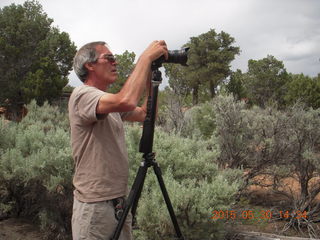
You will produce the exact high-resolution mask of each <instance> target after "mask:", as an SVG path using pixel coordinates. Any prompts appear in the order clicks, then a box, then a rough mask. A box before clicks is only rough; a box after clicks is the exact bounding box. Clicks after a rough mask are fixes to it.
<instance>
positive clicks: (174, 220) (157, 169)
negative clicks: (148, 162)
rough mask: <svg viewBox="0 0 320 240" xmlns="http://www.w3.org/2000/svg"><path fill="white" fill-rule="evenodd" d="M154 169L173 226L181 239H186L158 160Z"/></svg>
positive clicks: (154, 164)
mask: <svg viewBox="0 0 320 240" xmlns="http://www.w3.org/2000/svg"><path fill="white" fill-rule="evenodd" d="M153 170H154V173H155V174H156V175H157V178H158V182H159V185H160V188H161V191H162V195H163V197H164V200H165V202H166V205H167V208H168V211H169V214H170V217H171V221H172V223H173V226H174V229H175V231H176V234H177V237H178V238H179V239H181V240H184V237H183V236H182V233H181V231H180V228H179V225H178V221H177V218H176V215H175V214H174V210H173V207H172V204H171V201H170V198H169V194H168V192H167V189H166V187H165V185H164V181H163V178H162V172H161V169H160V167H159V165H158V163H156V162H154V163H153Z"/></svg>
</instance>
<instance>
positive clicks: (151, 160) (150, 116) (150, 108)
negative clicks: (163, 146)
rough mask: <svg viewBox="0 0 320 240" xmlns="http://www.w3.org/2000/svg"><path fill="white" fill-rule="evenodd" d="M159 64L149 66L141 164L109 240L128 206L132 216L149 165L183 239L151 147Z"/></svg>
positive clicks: (176, 229) (121, 224)
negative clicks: (148, 91)
mask: <svg viewBox="0 0 320 240" xmlns="http://www.w3.org/2000/svg"><path fill="white" fill-rule="evenodd" d="M160 66H161V65H158V64H156V63H154V62H153V64H152V66H151V70H152V91H151V93H150V95H149V97H148V103H147V115H146V119H145V121H144V123H143V132H142V137H141V140H140V149H139V151H140V152H141V153H143V158H144V160H143V161H142V162H141V166H140V167H139V170H138V173H137V176H136V178H135V180H134V183H133V185H132V188H131V191H130V193H129V196H128V200H127V202H126V204H125V208H124V211H123V213H122V216H121V218H120V220H119V222H118V225H117V227H116V230H115V232H114V234H113V236H112V238H111V240H118V239H119V236H120V233H121V230H122V227H123V225H124V222H125V220H126V217H127V215H128V213H129V210H130V208H131V207H132V209H131V212H132V216H133V218H134V216H135V213H136V210H137V206H138V201H139V198H140V196H141V191H142V188H143V184H144V180H145V177H146V174H147V170H148V168H149V167H153V170H154V173H155V174H156V176H157V179H158V182H159V185H160V188H161V192H162V195H163V197H164V200H165V202H166V205H167V208H168V211H169V214H170V217H171V221H172V223H173V226H174V229H175V232H176V235H177V237H178V238H177V239H179V240H184V237H183V236H182V233H181V231H180V228H179V225H178V222H177V218H176V216H175V213H174V210H173V207H172V204H171V201H170V198H169V195H168V192H167V190H166V187H165V185H164V181H163V178H162V173H161V169H160V167H159V165H158V163H157V162H156V159H155V154H154V153H153V152H152V147H153V136H154V126H155V117H156V107H157V98H158V87H159V85H160V83H161V81H162V77H161V72H160V71H159V69H158V68H159V67H160Z"/></svg>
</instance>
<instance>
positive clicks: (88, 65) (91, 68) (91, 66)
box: [84, 62, 93, 71]
mask: <svg viewBox="0 0 320 240" xmlns="http://www.w3.org/2000/svg"><path fill="white" fill-rule="evenodd" d="M84 66H85V67H86V69H87V70H88V71H93V64H92V63H91V62H90V63H85V64H84Z"/></svg>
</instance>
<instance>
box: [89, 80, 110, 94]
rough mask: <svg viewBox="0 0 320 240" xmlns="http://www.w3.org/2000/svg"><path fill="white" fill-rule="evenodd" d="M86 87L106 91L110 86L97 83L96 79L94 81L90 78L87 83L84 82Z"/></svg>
mask: <svg viewBox="0 0 320 240" xmlns="http://www.w3.org/2000/svg"><path fill="white" fill-rule="evenodd" d="M84 84H85V85H87V86H91V87H95V88H98V89H99V90H101V91H106V90H107V88H108V86H107V85H106V84H104V83H101V82H99V81H96V80H95V79H92V78H88V79H87V80H86V81H85V82H84Z"/></svg>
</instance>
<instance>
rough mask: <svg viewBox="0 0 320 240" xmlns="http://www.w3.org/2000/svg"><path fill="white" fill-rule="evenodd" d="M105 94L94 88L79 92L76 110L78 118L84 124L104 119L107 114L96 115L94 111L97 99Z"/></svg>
mask: <svg viewBox="0 0 320 240" xmlns="http://www.w3.org/2000/svg"><path fill="white" fill-rule="evenodd" d="M104 94H105V92H103V91H101V90H99V89H96V88H94V87H87V88H84V89H83V90H82V91H80V92H79V95H78V101H77V105H78V106H77V108H78V113H79V117H80V118H81V120H82V121H83V122H84V123H88V124H90V123H93V122H96V121H98V120H101V119H104V118H105V116H107V114H97V113H96V109H97V105H98V102H99V99H100V98H101V97H102V96H103V95H104Z"/></svg>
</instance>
